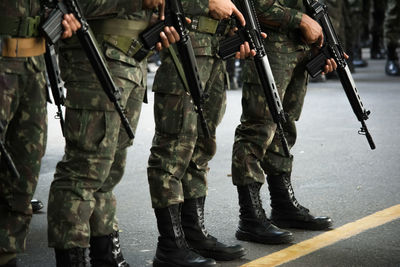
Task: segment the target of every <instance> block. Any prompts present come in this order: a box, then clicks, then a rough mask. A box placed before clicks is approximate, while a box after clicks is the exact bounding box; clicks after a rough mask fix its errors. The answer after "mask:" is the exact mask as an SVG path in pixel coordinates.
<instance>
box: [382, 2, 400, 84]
mask: <svg viewBox="0 0 400 267" xmlns="http://www.w3.org/2000/svg"><path fill="white" fill-rule="evenodd" d="M399 25H400V3H399V1H397V0H388V1H387V7H386V13H385V22H384V39H385V46H386V49H387V61H386V67H385V72H386V74H387V75H390V76H398V75H400V63H399V56H398V55H397V51H396V49H397V47H398V42H399V39H400V26H399Z"/></svg>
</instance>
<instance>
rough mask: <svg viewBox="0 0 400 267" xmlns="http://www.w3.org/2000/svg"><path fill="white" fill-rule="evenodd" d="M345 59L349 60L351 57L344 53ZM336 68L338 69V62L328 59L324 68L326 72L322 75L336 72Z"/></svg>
mask: <svg viewBox="0 0 400 267" xmlns="http://www.w3.org/2000/svg"><path fill="white" fill-rule="evenodd" d="M344 58H345V59H349V56H348V55H347V54H346V53H344ZM336 68H337V64H336V61H335V60H334V59H333V58H330V59H327V60H326V65H325V67H324V71H323V72H322V74H327V73H329V72H332V71H334V70H336Z"/></svg>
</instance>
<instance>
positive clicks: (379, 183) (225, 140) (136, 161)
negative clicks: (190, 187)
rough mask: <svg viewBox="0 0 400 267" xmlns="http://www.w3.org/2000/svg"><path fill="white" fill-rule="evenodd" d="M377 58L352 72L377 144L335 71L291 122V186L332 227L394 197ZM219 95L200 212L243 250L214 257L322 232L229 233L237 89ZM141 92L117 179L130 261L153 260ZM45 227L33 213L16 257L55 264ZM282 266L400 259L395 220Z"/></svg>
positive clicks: (395, 169)
mask: <svg viewBox="0 0 400 267" xmlns="http://www.w3.org/2000/svg"><path fill="white" fill-rule="evenodd" d="M384 63H385V61H383V60H381V61H372V60H370V61H369V66H368V67H367V68H363V69H357V73H355V74H354V78H355V81H356V84H357V86H358V89H359V92H360V95H361V98H362V100H363V102H364V105H365V107H366V108H367V109H370V110H371V115H370V119H369V120H367V125H368V127H369V129H370V132H371V134H372V136H373V138H374V140H375V143H376V147H377V148H376V150H370V148H369V146H368V143H367V141H366V139H365V137H364V136H360V135H358V134H357V131H358V129H359V127H360V124H359V122H358V121H357V119H356V118H355V116H354V114H353V112H352V110H351V108H350V105H349V103H348V100H347V99H346V97H345V94H344V92H343V90H342V88H341V86H340V84H339V82H338V81H328V82H326V83H311V84H310V85H309V92H308V95H307V97H306V100H305V105H304V110H303V113H302V116H301V119H300V121H299V122H298V124H297V125H298V142H297V144H296V145H295V147H294V148H293V150H292V153H293V155H294V158H295V161H294V170H293V176H292V179H293V187H294V190H295V194H296V197H297V199H298V200H299V202H300V203H301V204H302V205H304V206H306V207H308V208H310V209H311V211H312V213H313V214H315V215H328V216H331V217H332V219H333V220H334V227H333V228H340V227H341V226H343V225H345V224H348V223H351V222H354V221H356V220H358V219H361V218H364V217H365V216H368V215H370V214H373V213H375V212H378V211H380V210H383V209H386V208H389V207H392V206H394V205H398V204H400V194H399V191H400V152H399V151H400V137H399V132H400V107H399V103H400V77H388V76H386V75H385V74H384ZM151 77H152V75H150V83H151ZM227 95H228V106H227V110H226V113H225V117H224V119H223V121H222V123H221V125H220V126H219V128H218V130H217V139H218V140H217V144H218V149H217V154H216V155H215V157H214V159H213V160H212V161H211V162H210V172H209V175H208V177H209V178H208V181H209V192H208V193H209V194H208V197H207V202H206V212H205V214H206V226H207V228H208V230H209V232H210V233H211V234H213V235H215V236H216V237H218V238H219V239H220V240H221V241H223V242H226V243H230V244H234V243H240V244H242V245H243V246H244V247H245V248H246V249H247V250H248V254H247V255H246V256H245V257H244V258H243V259H241V260H237V261H233V262H226V263H220V265H221V266H240V265H242V264H244V263H247V262H250V261H252V260H254V259H257V258H260V257H263V256H266V255H269V254H271V253H272V252H279V251H280V250H282V249H284V248H287V247H289V246H291V245H294V244H298V243H300V242H302V241H305V240H308V239H310V238H312V237H315V236H317V235H320V234H323V233H325V232H321V231H316V232H311V231H299V230H293V233H294V236H295V240H294V243H293V244H290V245H260V244H253V243H249V242H240V241H237V240H236V239H235V236H234V234H235V230H236V226H237V222H238V204H237V193H236V188H235V187H234V186H232V183H231V178H230V160H231V153H232V152H231V150H232V143H233V134H234V129H235V127H236V126H237V124H238V122H239V118H240V113H241V106H240V98H241V91H240V90H234V91H228V94H227ZM149 97H150V103H149V104H148V105H144V106H143V112H142V116H141V118H140V123H139V128H138V131H137V134H136V139H135V143H134V145H133V147H131V148H130V149H129V153H128V164H127V167H126V172H125V176H124V179H123V180H122V182H121V183H120V184H119V185H118V187H117V188H116V189H115V194H116V195H117V198H118V218H119V222H120V229H121V230H122V233H121V244H122V251H123V254H124V256H125V258H126V259H127V260H128V262H129V263H130V264H131V266H139V267H140V266H151V263H152V258H153V256H154V253H155V247H156V242H157V236H158V233H157V229H156V221H155V216H154V213H153V210H152V208H151V203H150V198H149V189H148V184H147V176H146V166H147V159H148V156H149V149H150V145H151V139H152V136H153V132H154V121H153V115H152V104H153V94H152V93H149ZM54 114H55V108H54V106H49V138H48V147H47V153H46V155H45V157H44V158H43V165H42V169H41V174H40V182H39V185H38V187H37V192H36V195H35V197H36V198H39V199H41V200H42V201H43V202H44V204H45V206H46V207H47V197H48V189H49V186H50V183H51V180H52V176H53V173H54V168H55V165H56V163H57V161H58V160H59V159H60V158H61V157H62V155H63V146H64V140H63V139H62V136H61V132H60V128H59V125H58V121H56V120H55V119H53V116H54ZM262 199H263V201H264V208H265V209H266V211H267V213H269V211H270V208H269V195H268V190H267V188H266V186H264V187H263V188H262ZM397 215H400V214H397ZM397 217H398V216H397ZM357 227H358V226H357V225H355V226H354V228H357ZM46 229H47V221H46V209H44V210H43V212H41V213H38V214H35V215H34V216H33V219H32V223H31V228H30V233H29V235H28V240H27V250H26V252H25V253H23V254H22V255H20V258H19V265H20V266H44V267H45V266H55V263H54V254H53V250H51V249H49V248H48V247H47V233H46ZM282 266H400V220H399V219H394V220H391V221H390V222H388V223H385V224H383V225H381V226H378V227H372V228H370V229H368V230H366V231H363V232H361V233H359V234H357V235H353V236H350V237H347V238H344V239H343V240H340V241H338V242H336V243H334V244H332V245H329V246H322V247H321V248H320V249H318V250H317V251H315V252H313V253H310V254H307V255H304V256H302V257H300V258H298V259H295V260H292V261H289V262H288V263H285V264H283V265H282Z"/></svg>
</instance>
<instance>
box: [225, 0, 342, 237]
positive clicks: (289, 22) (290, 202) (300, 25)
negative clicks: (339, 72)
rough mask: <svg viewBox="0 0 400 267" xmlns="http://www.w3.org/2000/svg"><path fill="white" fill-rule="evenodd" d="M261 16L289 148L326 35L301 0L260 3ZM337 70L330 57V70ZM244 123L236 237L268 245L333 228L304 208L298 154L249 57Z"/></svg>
mask: <svg viewBox="0 0 400 267" xmlns="http://www.w3.org/2000/svg"><path fill="white" fill-rule="evenodd" d="M256 9H257V13H258V18H259V21H260V24H261V28H262V29H263V31H265V32H266V33H267V36H268V37H267V39H266V41H265V42H264V45H265V48H266V52H267V54H268V55H270V56H269V61H270V65H271V69H272V72H273V75H274V77H275V81H276V85H277V89H278V92H279V95H280V97H281V99H282V104H283V109H284V110H285V113H287V115H286V120H287V121H286V123H284V124H283V129H284V132H285V134H286V137H287V141H288V144H289V148H291V147H292V146H293V145H294V144H295V141H296V126H295V121H297V120H298V119H299V117H300V113H301V110H302V107H303V101H304V97H305V94H306V90H307V78H308V75H307V72H306V69H305V64H306V63H307V61H308V60H309V52H310V47H309V45H314V46H316V47H320V46H321V45H322V42H323V33H322V29H321V27H320V26H319V24H318V23H317V22H316V21H314V20H313V19H311V18H310V17H309V16H307V15H306V14H305V13H304V7H303V4H302V1H301V0H299V1H290V0H282V1H279V2H277V1H273V0H258V1H256ZM335 68H336V63H335V62H334V60H333V59H329V60H327V65H326V66H325V71H324V72H325V73H328V72H331V71H332V70H334V69H335ZM243 72H244V78H243V79H244V85H243V95H242V108H243V111H242V116H241V124H240V125H238V126H237V128H236V132H235V142H234V145H233V154H232V181H233V184H234V185H236V186H237V191H238V196H239V206H240V215H239V219H240V221H239V226H238V230H237V232H236V237H237V238H238V239H239V240H246V241H252V242H258V243H265V244H278V243H288V242H291V241H292V240H293V236H292V233H290V232H288V231H286V230H282V229H279V228H278V227H277V226H279V227H283V228H289V227H290V228H292V227H293V228H300V229H310V230H314V229H315V230H317V229H318V230H321V229H326V228H329V227H330V226H331V225H332V220H331V219H330V218H328V217H315V216H313V215H311V214H310V213H309V210H308V209H306V208H304V207H303V206H301V205H300V204H299V203H298V202H297V200H296V198H295V196H294V192H293V189H292V185H291V181H290V180H291V179H290V177H291V172H292V162H293V155H291V156H290V157H287V156H285V154H284V151H283V148H282V144H281V141H280V140H279V136H277V135H276V134H275V131H276V124H275V123H274V122H273V120H272V117H271V115H270V113H269V111H268V108H267V106H266V101H265V95H264V94H263V91H262V88H261V87H260V82H259V79H258V76H257V75H256V73H257V72H256V70H255V65H254V63H253V62H252V61H251V60H247V61H246V64H245V66H244V67H243ZM265 174H266V175H267V182H268V186H269V191H270V197H271V207H272V214H271V220H272V222H271V221H270V220H269V219H268V218H267V216H266V214H265V211H264V209H263V207H262V202H261V199H260V188H261V186H262V185H263V184H264V182H265Z"/></svg>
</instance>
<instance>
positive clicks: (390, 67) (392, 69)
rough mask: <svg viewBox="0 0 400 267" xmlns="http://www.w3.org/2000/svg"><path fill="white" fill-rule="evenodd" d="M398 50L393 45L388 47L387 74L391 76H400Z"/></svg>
mask: <svg viewBox="0 0 400 267" xmlns="http://www.w3.org/2000/svg"><path fill="white" fill-rule="evenodd" d="M396 48H397V47H396V46H393V45H389V46H388V47H387V61H386V66H385V72H386V74H387V75H389V76H400V65H399V57H398V56H397V52H396Z"/></svg>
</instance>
